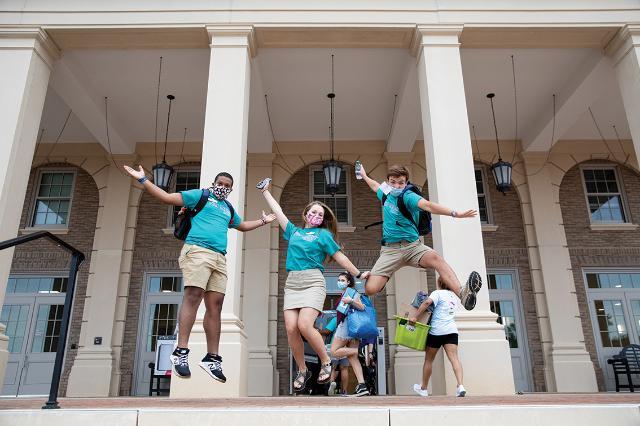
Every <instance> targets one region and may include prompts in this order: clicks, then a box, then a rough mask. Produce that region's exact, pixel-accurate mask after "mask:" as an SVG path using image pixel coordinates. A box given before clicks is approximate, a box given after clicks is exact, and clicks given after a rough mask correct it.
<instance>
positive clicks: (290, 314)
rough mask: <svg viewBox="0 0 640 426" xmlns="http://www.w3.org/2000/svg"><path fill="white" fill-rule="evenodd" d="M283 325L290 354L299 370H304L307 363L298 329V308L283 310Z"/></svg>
mask: <svg viewBox="0 0 640 426" xmlns="http://www.w3.org/2000/svg"><path fill="white" fill-rule="evenodd" d="M284 327H285V329H286V330H287V340H288V341H289V347H290V348H291V354H292V355H293V359H294V360H295V361H296V365H297V366H298V370H299V371H306V370H307V364H306V363H305V362H304V343H303V342H302V336H300V330H298V309H287V310H286V311H284Z"/></svg>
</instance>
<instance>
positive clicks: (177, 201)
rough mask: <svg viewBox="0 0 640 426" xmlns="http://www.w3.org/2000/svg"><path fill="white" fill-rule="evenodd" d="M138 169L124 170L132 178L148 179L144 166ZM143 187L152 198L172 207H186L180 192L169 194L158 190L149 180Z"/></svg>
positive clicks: (127, 168) (129, 168) (127, 167)
mask: <svg viewBox="0 0 640 426" xmlns="http://www.w3.org/2000/svg"><path fill="white" fill-rule="evenodd" d="M138 167H139V168H138V170H135V169H132V168H131V167H129V166H124V170H125V171H126V172H127V173H129V175H131V177H133V178H135V179H142V178H143V177H146V174H145V172H144V169H143V168H142V166H138ZM142 186H144V189H146V190H147V192H148V193H149V194H150V195H151V196H153V197H154V198H156V199H158V200H160V201H162V202H163V203H165V204H169V205H172V206H184V201H183V200H182V194H181V193H179V192H174V193H171V194H169V193H168V192H166V191H164V190H162V189H160V188H158V187H157V186H156V185H154V184H153V183H152V182H151V181H150V180H149V179H147V180H145V181H144V182H143V183H142Z"/></svg>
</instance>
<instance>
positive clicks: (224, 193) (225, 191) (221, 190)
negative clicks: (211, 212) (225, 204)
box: [213, 185, 231, 200]
mask: <svg viewBox="0 0 640 426" xmlns="http://www.w3.org/2000/svg"><path fill="white" fill-rule="evenodd" d="M230 193H231V188H227V187H226V186H222V185H216V186H214V187H213V195H215V196H216V198H217V199H219V200H226V199H227V197H228V196H229V194H230Z"/></svg>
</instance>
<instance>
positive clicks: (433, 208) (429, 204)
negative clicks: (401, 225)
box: [418, 198, 478, 219]
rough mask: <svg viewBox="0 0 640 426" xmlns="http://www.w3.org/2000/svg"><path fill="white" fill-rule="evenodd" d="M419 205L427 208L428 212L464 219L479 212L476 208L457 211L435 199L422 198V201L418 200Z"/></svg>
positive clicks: (423, 208)
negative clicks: (434, 200) (435, 201)
mask: <svg viewBox="0 0 640 426" xmlns="http://www.w3.org/2000/svg"><path fill="white" fill-rule="evenodd" d="M418 207H419V208H420V209H421V210H426V211H428V212H431V213H432V214H440V215H444V216H452V217H456V218H459V219H463V218H467V217H475V216H476V215H477V214H478V212H477V211H475V210H466V211H463V212H457V211H455V210H452V209H450V208H449V207H445V206H443V205H441V204H438V203H434V202H433V201H429V200H426V199H424V198H421V199H420V201H418Z"/></svg>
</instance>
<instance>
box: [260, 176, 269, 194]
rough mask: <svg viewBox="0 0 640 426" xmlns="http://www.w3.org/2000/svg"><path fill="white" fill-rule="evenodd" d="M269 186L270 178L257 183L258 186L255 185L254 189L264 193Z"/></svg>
mask: <svg viewBox="0 0 640 426" xmlns="http://www.w3.org/2000/svg"><path fill="white" fill-rule="evenodd" d="M270 186H271V178H264V179H262V180H261V181H260V182H258V184H257V185H256V188H258V189H259V190H260V191H262V192H264V191H267V190H269V187H270Z"/></svg>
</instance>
